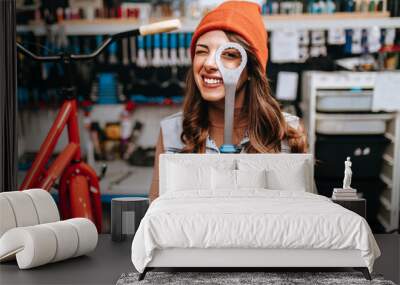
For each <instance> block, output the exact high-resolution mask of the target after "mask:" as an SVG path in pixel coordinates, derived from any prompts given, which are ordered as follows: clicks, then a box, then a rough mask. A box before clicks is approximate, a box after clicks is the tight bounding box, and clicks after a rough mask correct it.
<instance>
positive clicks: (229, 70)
mask: <svg viewBox="0 0 400 285" xmlns="http://www.w3.org/2000/svg"><path fill="white" fill-rule="evenodd" d="M234 50H236V51H234ZM232 51H234V52H235V53H237V52H239V53H240V58H239V59H238V58H236V59H235V58H234V57H231V56H230V55H229V54H230V53H232ZM215 57H216V59H215V60H216V63H217V66H218V69H219V71H220V73H221V75H222V79H223V81H224V87H225V111H224V143H223V144H222V146H221V147H220V152H221V153H237V152H239V151H240V150H239V149H238V148H237V147H236V146H235V145H234V144H233V121H234V109H235V94H236V87H237V83H238V82H239V78H240V75H241V74H242V71H243V69H244V68H245V66H246V64H247V54H246V51H245V50H244V48H243V47H242V46H241V45H240V44H238V43H233V42H228V43H225V44H222V45H221V46H220V47H219V48H218V49H217V52H216V54H215ZM239 60H240V62H239Z"/></svg>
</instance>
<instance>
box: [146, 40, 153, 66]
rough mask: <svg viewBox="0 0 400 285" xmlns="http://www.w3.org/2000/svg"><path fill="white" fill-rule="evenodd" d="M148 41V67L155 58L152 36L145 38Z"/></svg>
mask: <svg viewBox="0 0 400 285" xmlns="http://www.w3.org/2000/svg"><path fill="white" fill-rule="evenodd" d="M145 40H146V60H147V65H148V66H149V65H151V63H152V61H153V58H152V54H151V52H152V42H151V35H147V36H145Z"/></svg>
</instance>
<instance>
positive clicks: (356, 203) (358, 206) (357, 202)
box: [331, 198, 367, 219]
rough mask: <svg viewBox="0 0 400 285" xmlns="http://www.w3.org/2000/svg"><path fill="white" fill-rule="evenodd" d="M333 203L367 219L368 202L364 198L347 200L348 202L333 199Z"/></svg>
mask: <svg viewBox="0 0 400 285" xmlns="http://www.w3.org/2000/svg"><path fill="white" fill-rule="evenodd" d="M331 200H332V202H334V203H336V204H339V205H340V206H342V207H344V208H346V209H349V210H350V211H353V212H354V213H356V214H359V215H360V216H361V217H363V218H364V219H366V217H367V216H366V212H367V200H365V199H364V198H357V199H347V200H344V199H343V200H342V199H340V200H338V199H331Z"/></svg>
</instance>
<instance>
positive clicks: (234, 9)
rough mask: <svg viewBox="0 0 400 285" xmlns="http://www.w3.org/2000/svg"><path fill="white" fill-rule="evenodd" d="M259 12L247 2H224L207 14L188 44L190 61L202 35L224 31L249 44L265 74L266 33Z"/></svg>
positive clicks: (257, 8)
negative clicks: (213, 31) (234, 34)
mask: <svg viewBox="0 0 400 285" xmlns="http://www.w3.org/2000/svg"><path fill="white" fill-rule="evenodd" d="M260 12H261V10H260V6H259V5H258V4H256V3H252V2H247V1H229V2H224V3H222V4H221V5H220V6H218V7H217V8H215V9H214V10H212V11H211V12H209V13H208V14H207V15H205V16H204V18H203V19H202V20H201V22H200V24H199V25H198V26H197V28H196V30H195V32H194V34H193V38H192V42H191V44H190V52H191V57H192V60H193V57H194V51H195V46H196V42H197V40H198V38H199V37H200V36H201V35H202V34H204V33H207V32H209V31H212V30H224V31H230V32H234V33H236V34H238V35H240V36H241V37H243V38H244V39H245V40H246V41H247V42H248V43H249V44H250V46H251V47H252V48H253V50H254V52H255V54H256V56H257V59H258V60H259V62H260V63H261V65H262V67H263V69H264V72H265V71H266V66H267V59H268V47H267V32H266V29H265V26H264V22H263V19H262V17H261V13H260Z"/></svg>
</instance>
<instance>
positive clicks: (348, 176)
mask: <svg viewBox="0 0 400 285" xmlns="http://www.w3.org/2000/svg"><path fill="white" fill-rule="evenodd" d="M344 166H345V169H344V179H343V189H352V188H351V186H350V184H351V176H352V175H353V172H352V171H351V161H350V157H347V160H346V161H345V162H344Z"/></svg>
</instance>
